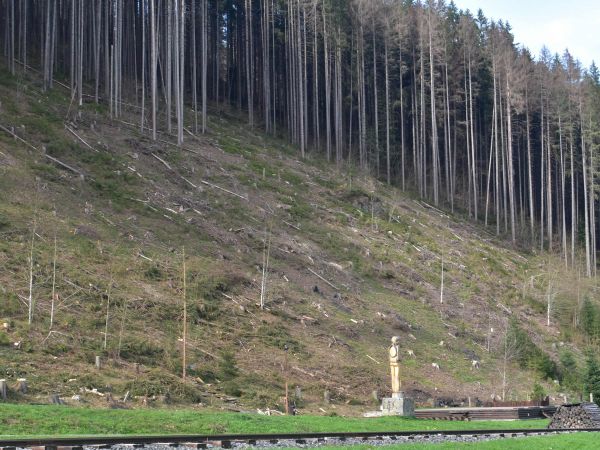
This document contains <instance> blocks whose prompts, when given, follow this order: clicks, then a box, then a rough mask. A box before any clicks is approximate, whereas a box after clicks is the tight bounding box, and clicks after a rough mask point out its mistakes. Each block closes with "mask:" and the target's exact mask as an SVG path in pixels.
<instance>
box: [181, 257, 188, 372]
mask: <svg viewBox="0 0 600 450" xmlns="http://www.w3.org/2000/svg"><path fill="white" fill-rule="evenodd" d="M186 278H187V277H186V271H185V247H183V351H182V366H183V368H182V369H183V372H182V374H181V378H183V381H185V377H186V374H187V370H186V369H187V367H186V366H187V361H186V359H187V358H186V347H187V299H186V286H187V285H186Z"/></svg>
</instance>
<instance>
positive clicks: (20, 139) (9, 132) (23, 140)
mask: <svg viewBox="0 0 600 450" xmlns="http://www.w3.org/2000/svg"><path fill="white" fill-rule="evenodd" d="M0 130H3V131H5V132H7V133H8V134H10V135H11V136H12V137H14V138H15V139H16V140H18V141H20V142H22V143H23V144H25V145H27V146H28V147H30V148H32V149H34V150H36V151H37V148H36V147H34V146H33V145H31V144H30V143H29V142H27V141H26V140H25V139H23V138H22V137H20V136H17V135H16V134H15V133H14V132H13V131H11V130H9V129H8V128H6V127H3V126H2V125H0Z"/></svg>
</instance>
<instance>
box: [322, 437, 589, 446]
mask: <svg viewBox="0 0 600 450" xmlns="http://www.w3.org/2000/svg"><path fill="white" fill-rule="evenodd" d="M599 438H600V433H580V434H561V435H558V436H533V437H527V438H516V439H499V440H496V441H487V442H473V443H463V444H459V443H456V442H448V443H444V444H401V445H388V446H386V447H385V448H386V450H395V449H400V450H404V449H414V448H418V449H436V450H437V449H441V450H443V449H457V448H465V449H475V448H476V449H478V450H479V449H483V450H505V449H507V448H510V449H511V450H513V449H517V450H519V449H524V450H525V449H526V450H534V449H553V450H556V449H563V448H564V449H573V450H575V449H577V450H585V449H597V448H598V439H599ZM325 448H327V449H328V450H334V449H337V448H339V449H345V448H348V447H333V446H332V447H325ZM352 448H353V449H358V450H366V449H372V448H379V447H374V446H370V445H356V446H353V447H352Z"/></svg>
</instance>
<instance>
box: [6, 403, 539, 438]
mask: <svg viewBox="0 0 600 450" xmlns="http://www.w3.org/2000/svg"><path fill="white" fill-rule="evenodd" d="M546 425H547V421H546V420H527V421H515V422H484V421H482V422H444V421H428V420H417V419H403V418H398V417H382V418H377V419H359V418H345V417H322V416H296V417H280V416H260V415H257V414H235V413H223V412H205V411H198V410H172V409H136V410H111V409H91V408H70V407H61V406H49V405H48V406H45V405H44V406H41V405H28V406H25V405H15V404H7V405H1V406H0V435H1V436H47V435H97V434H101V435H104V434H111V435H112V434H159V433H160V434H163V433H167V434H168V433H171V434H175V433H181V434H209V433H212V434H218V433H294V432H333V431H336V432H345V431H395V430H456V429H499V428H544V427H545V426H546Z"/></svg>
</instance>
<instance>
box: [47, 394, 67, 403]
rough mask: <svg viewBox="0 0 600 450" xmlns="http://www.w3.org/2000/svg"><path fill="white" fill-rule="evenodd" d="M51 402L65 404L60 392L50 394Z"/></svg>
mask: <svg viewBox="0 0 600 450" xmlns="http://www.w3.org/2000/svg"><path fill="white" fill-rule="evenodd" d="M49 400H50V403H51V404H53V405H64V404H65V402H64V400H63V399H62V398H60V396H59V395H58V394H52V395H51V396H50V399H49Z"/></svg>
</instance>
